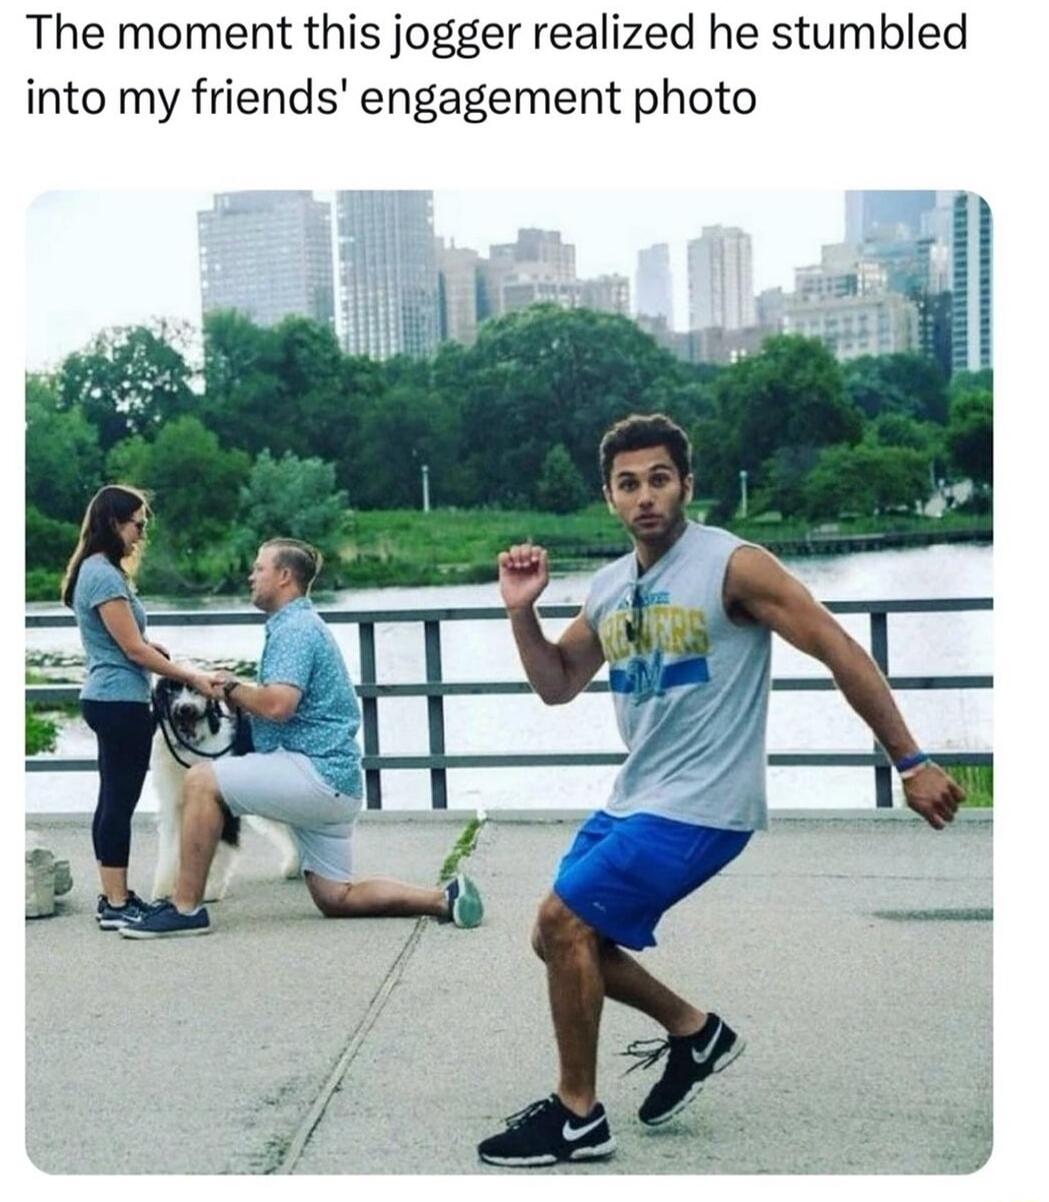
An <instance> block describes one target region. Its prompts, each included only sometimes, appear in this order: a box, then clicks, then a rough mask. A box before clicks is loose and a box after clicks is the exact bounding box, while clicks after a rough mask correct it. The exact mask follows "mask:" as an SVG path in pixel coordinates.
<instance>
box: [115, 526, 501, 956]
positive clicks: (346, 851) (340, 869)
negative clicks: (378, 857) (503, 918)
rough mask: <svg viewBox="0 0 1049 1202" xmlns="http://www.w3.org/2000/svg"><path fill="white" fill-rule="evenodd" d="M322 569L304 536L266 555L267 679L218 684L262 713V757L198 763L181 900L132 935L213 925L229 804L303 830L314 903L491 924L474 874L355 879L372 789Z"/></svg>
mask: <svg viewBox="0 0 1049 1202" xmlns="http://www.w3.org/2000/svg"><path fill="white" fill-rule="evenodd" d="M321 563H322V559H321V554H320V552H319V551H317V550H316V548H314V547H311V546H310V545H309V544H308V543H302V542H299V541H298V540H296V539H289V538H277V539H272V540H270V541H269V542H267V543H264V544H263V545H262V547H260V548H259V552H258V555H257V557H256V559H255V564H254V566H253V567H252V570H251V575H250V576H249V577H248V582H249V585H250V587H251V600H252V604H254V605H255V606H256V607H257V608H258V609H261V610H262V611H263V612H264V613H266V614H268V615H269V618H268V620H267V622H266V639H265V644H264V646H263V649H262V659H261V660H260V662H259V673H258V679H259V683H258V684H257V685H250V684H245V683H243V682H242V681H239V680H237V679H236V677H234V676H233V675H231V674H230V673H217V674H215V675H214V676H213V677H212V678H211V680H212V688H213V690H214V695H215V696H224V697H225V699H226V700H227V701H228V702H229V703H230V704H232V705H237V706H239V707H240V708H241V709H243V710H246V711H247V713H248V714H250V715H251V731H252V738H253V742H254V745H255V750H254V751H253V752H252V753H251V754H249V755H244V756H238V757H233V756H227V757H224V758H222V759H218V760H215V761H213V762H212V763H206V764H195V765H194V766H193V767H192V768H190V769H189V771H188V772H187V773H186V778H185V785H184V798H183V809H182V860H181V864H180V866H179V876H178V883H177V885H176V887H175V892H174V896H173V897H172V898H171V899H170V900H168V901H164V902H162V903H160V904H158V905H156V906H154V907H153V908H152V909H151V910H150V911H149V912H148V913H147V914H146V915H145V916H144V917H143V918H142V919H141V921H138V922H135V923H133V924H129V925H128V926H126V927H124V928H122V934H124V935H126V936H127V938H129V939H153V938H158V937H161V936H165V935H202V934H206V933H207V932H208V931H209V930H210V929H211V924H210V920H209V918H208V912H207V910H206V909H205V908H204V907H203V906H202V905H201V904H200V903H201V899H202V897H203V895H204V884H205V882H206V880H207V876H208V869H209V867H210V866H211V861H212V858H213V856H214V854H215V849H216V847H217V846H218V841H219V837H220V835H221V834H222V826H223V806H225V807H227V808H228V809H229V810H230V811H231V812H232V813H233V814H235V815H242V814H258V815H261V816H262V817H264V818H272V819H274V820H275V821H277V822H286V823H287V824H288V825H289V826H290V827H291V829H292V834H293V835H294V837H295V841H296V843H297V844H298V847H299V851H300V853H301V856H302V866H303V870H304V873H305V877H306V886H307V888H308V889H309V891H310V896H311V897H312V898H313V900H314V902H315V903H316V905H317V908H318V909H319V910H320V912H321V913H322V914H324V915H326V916H327V917H329V918H357V917H364V916H374V915H399V916H405V915H408V916H412V915H421V914H429V915H431V916H432V917H434V918H440V919H450V920H451V921H452V922H454V923H455V925H456V926H460V927H474V926H477V925H478V924H479V923H480V921H481V918H482V916H483V906H482V904H481V898H480V896H479V894H478V892H477V890H476V888H475V887H474V885H473V883H472V882H471V881H470V880H469V879H468V878H467V877H465V876H463V875H462V874H460V875H459V876H457V877H456V878H455V879H454V880H453V881H451V882H450V883H449V884H448V885H447V886H446V887H445V888H443V889H439V888H421V887H419V886H415V885H407V884H404V883H402V882H401V881H395V880H391V879H389V878H387V877H369V878H366V879H364V880H358V881H354V880H352V879H351V864H352V857H351V852H352V835H353V824H354V820H355V818H356V817H357V813H358V811H359V810H360V808H361V792H362V790H361V766H360V760H361V753H360V748H359V747H358V745H357V739H356V734H357V730H358V727H359V726H360V707H359V705H358V703H357V696H356V693H355V692H354V689H353V685H352V684H351V683H350V678H349V674H348V673H347V671H346V665H345V663H344V662H343V659H342V655H341V654H340V652H339V648H338V645H337V644H336V642H335V639H334V637H333V636H332V633H331V631H330V630H329V629H328V627H327V626H326V625H325V623H324V621H323V619H322V618H321V616H320V615H319V614H318V613H317V611H316V609H314V606H313V602H312V601H310V599H309V591H310V586H311V585H312V584H313V581H314V579H315V578H316V576H317V573H318V572H319V571H320V568H321Z"/></svg>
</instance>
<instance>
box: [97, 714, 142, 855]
mask: <svg viewBox="0 0 1049 1202" xmlns="http://www.w3.org/2000/svg"><path fill="white" fill-rule="evenodd" d="M80 708H81V711H82V712H83V715H84V721H85V722H87V724H88V726H90V727H91V729H92V730H93V731H94V732H95V736H96V737H97V739H98V776H99V782H98V805H97V807H96V808H95V820H94V822H92V824H91V838H92V841H93V842H94V845H95V859H96V860H97V861H98V862H99V864H101V865H102V867H103V868H126V867H127V862H128V856H129V854H130V851H131V815H132V814H133V813H134V812H135V806H137V805H138V799H139V797H140V796H141V795H142V784H143V782H144V781H145V779H146V772H147V770H148V768H149V752H150V748H151V746H152V743H153V726H154V721H153V710H152V709H151V708H150V706H149V704H148V703H147V702H144V701H81V702H80Z"/></svg>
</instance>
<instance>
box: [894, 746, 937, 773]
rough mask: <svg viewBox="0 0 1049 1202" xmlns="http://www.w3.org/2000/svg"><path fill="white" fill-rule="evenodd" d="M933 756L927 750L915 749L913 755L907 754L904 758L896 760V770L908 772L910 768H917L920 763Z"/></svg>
mask: <svg viewBox="0 0 1049 1202" xmlns="http://www.w3.org/2000/svg"><path fill="white" fill-rule="evenodd" d="M931 758H932V757H931V756H930V755H929V753H928V752H927V751H915V752H914V753H913V754H912V755H905V756H904V757H903V759H902V760H897V761H896V771H897V772H906V771H907V769H908V768H917V767H918V765H919V764H924V763H925V762H926V760H928V759H931Z"/></svg>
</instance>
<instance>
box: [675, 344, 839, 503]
mask: <svg viewBox="0 0 1049 1202" xmlns="http://www.w3.org/2000/svg"><path fill="white" fill-rule="evenodd" d="M714 395H715V400H716V405H717V410H716V413H715V415H714V417H713V419H712V420H709V421H706V422H703V423H701V424H700V426H699V428H698V429H697V431H696V437H697V445H696V459H697V463H698V464H699V465H700V467H699V470H700V473H701V481H702V487H703V488H704V490H705V491H706V490H709V491H711V492H713V493H714V494H715V496H716V498H717V501H716V504H715V506H714V509H713V512H712V516H713V518H714V520H721V519H724V518H725V517H727V516H728V515H729V514H731V513H732V512H733V511H734V510H735V507H736V502H737V499H738V496H739V472H740V470H741V469H745V470H746V471H747V472H748V475H749V486H750V487H751V488H752V489H755V490H760V489H762V488H764V487H766V485H767V483H768V482H767V479H766V475H767V471H768V467H767V466H766V465H770V464H771V462H772V461H773V456H774V455H775V453H776V451H777V450H778V449H779V448H780V447H822V446H827V445H829V444H833V443H854V442H857V441H858V440H859V438H860V434H861V431H862V415H861V414H860V411H859V410H858V409H857V408H856V407H855V405H853V404H852V402H851V401H849V400H848V399H847V398H846V396H845V391H844V388H843V386H842V377H841V369H840V367H839V366H838V364H837V362H836V361H835V360H834V357H833V356H832V355H831V353H830V352H829V351H828V350H827V349H826V347H825V346H824V345H823V344H822V343H821V342H819V341H818V340H816V339H809V338H801V337H798V336H797V335H778V336H776V337H773V338H769V339H767V340H766V342H765V345H764V347H763V348H762V351H761V353H760V354H758V355H754V356H752V357H750V358H747V359H743V360H742V361H741V362H739V363H737V364H735V366H734V367H733V368H732V370H731V371H728V372H725V373H723V374H722V375H721V376H719V377H718V380H717V383H716V384H715V387H714Z"/></svg>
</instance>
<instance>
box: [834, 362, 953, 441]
mask: <svg viewBox="0 0 1049 1202" xmlns="http://www.w3.org/2000/svg"><path fill="white" fill-rule="evenodd" d="M842 374H843V378H844V381H845V392H846V395H847V396H848V397H849V399H850V400H851V401H852V402H853V404H855V405H857V406H858V407H859V408H860V409H862V410H863V412H864V413H865V414H866V416H867V417H877V416H878V415H879V414H880V413H902V414H906V415H907V416H909V417H913V418H916V419H918V420H921V421H934V422H939V423H940V424H941V425H942V424H943V423H944V422H945V421H946V420H947V387H946V381H945V380H944V377H943V373H942V372H941V371H940V368H939V366H938V365H937V363H936V362H935V360H933V359H928V358H926V357H925V356H924V355H915V354H912V353H908V352H901V353H897V354H894V355H861V356H859V357H858V358H856V359H851V360H850V361H849V362H848V363H846V364H844V365H843V366H842Z"/></svg>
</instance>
